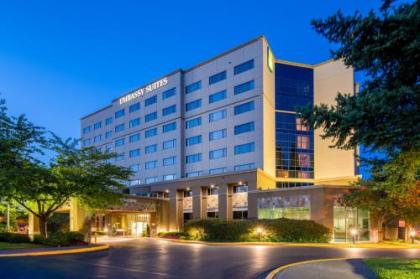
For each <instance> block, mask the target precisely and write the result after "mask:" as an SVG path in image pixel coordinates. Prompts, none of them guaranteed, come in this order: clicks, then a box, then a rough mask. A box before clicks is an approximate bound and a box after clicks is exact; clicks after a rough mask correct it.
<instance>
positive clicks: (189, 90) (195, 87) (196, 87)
mask: <svg viewBox="0 0 420 279" xmlns="http://www.w3.org/2000/svg"><path fill="white" fill-rule="evenodd" d="M200 88H201V80H200V81H197V82H194V83H191V84H189V85H187V86H185V94H189V93H192V92H194V91H197V90H199V89H200Z"/></svg>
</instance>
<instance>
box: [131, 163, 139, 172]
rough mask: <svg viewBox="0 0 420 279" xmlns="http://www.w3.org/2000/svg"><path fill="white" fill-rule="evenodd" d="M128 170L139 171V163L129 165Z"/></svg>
mask: <svg viewBox="0 0 420 279" xmlns="http://www.w3.org/2000/svg"><path fill="white" fill-rule="evenodd" d="M130 170H131V171H132V172H139V171H140V165H139V164H134V165H131V166H130Z"/></svg>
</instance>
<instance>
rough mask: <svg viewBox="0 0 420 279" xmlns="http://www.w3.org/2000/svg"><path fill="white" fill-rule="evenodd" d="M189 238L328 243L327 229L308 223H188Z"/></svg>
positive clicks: (242, 221)
mask: <svg viewBox="0 0 420 279" xmlns="http://www.w3.org/2000/svg"><path fill="white" fill-rule="evenodd" d="M185 232H186V233H187V234H188V237H189V238H190V239H194V240H206V241H273V242H328V241H329V240H330V231H329V229H328V228H326V227H324V226H323V225H320V224H318V223H315V222H314V221H309V220H291V219H273V220H232V221H223V220H218V219H203V220H191V221H189V222H187V223H186V225H185Z"/></svg>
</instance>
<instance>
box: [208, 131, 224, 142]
mask: <svg viewBox="0 0 420 279" xmlns="http://www.w3.org/2000/svg"><path fill="white" fill-rule="evenodd" d="M226 134H227V130H226V129H221V130H217V131H213V132H210V133H209V140H210V141H212V140H218V139H223V138H225V137H226Z"/></svg>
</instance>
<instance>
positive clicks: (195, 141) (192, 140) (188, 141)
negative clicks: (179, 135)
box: [185, 135, 202, 146]
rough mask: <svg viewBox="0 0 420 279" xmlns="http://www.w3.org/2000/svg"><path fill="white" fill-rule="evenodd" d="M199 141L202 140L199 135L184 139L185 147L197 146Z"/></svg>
mask: <svg viewBox="0 0 420 279" xmlns="http://www.w3.org/2000/svg"><path fill="white" fill-rule="evenodd" d="M201 139H202V137H201V135H198V136H193V137H189V138H186V139H185V145H186V146H191V145H194V144H199V143H201Z"/></svg>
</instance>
